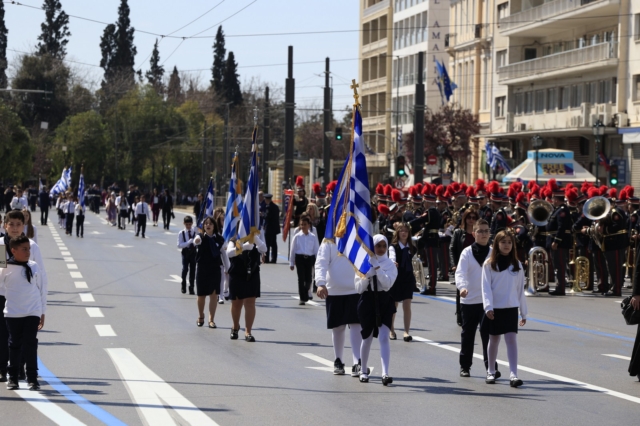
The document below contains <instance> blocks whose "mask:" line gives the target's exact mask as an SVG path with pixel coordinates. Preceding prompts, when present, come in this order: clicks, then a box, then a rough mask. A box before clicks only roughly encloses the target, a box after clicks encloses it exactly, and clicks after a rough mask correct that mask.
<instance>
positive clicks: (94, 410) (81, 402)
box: [38, 357, 127, 426]
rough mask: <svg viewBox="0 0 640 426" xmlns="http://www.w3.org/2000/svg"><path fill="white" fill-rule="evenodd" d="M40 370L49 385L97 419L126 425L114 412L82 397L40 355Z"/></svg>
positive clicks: (107, 423)
mask: <svg viewBox="0 0 640 426" xmlns="http://www.w3.org/2000/svg"><path fill="white" fill-rule="evenodd" d="M38 370H39V375H40V377H42V379H43V380H45V381H46V382H47V383H49V385H50V386H51V387H52V388H53V389H55V390H56V391H57V392H58V393H59V394H60V395H62V396H64V397H65V398H67V399H68V400H69V401H71V402H73V403H74V404H76V405H77V406H78V407H80V408H82V409H83V410H84V411H86V412H87V413H89V414H91V415H92V416H93V417H95V418H96V419H98V420H100V421H101V422H102V423H104V424H105V425H109V426H126V425H127V424H126V423H124V422H123V421H121V420H119V419H117V418H116V417H114V416H113V415H112V414H110V413H108V412H106V411H105V410H103V409H102V408H100V407H98V406H97V405H95V404H93V403H92V402H89V401H88V400H86V399H85V398H83V397H81V396H80V395H78V394H77V393H75V392H74V391H72V390H71V388H70V387H69V386H67V385H65V384H64V383H62V381H61V380H60V379H58V377H56V375H55V374H53V373H52V372H51V371H49V369H48V368H47V367H45V365H44V364H43V363H42V360H41V359H40V357H38Z"/></svg>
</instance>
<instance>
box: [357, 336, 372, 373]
mask: <svg viewBox="0 0 640 426" xmlns="http://www.w3.org/2000/svg"><path fill="white" fill-rule="evenodd" d="M372 343H373V333H372V334H371V336H369V337H367V338H366V339H363V340H362V345H361V346H360V348H361V349H360V355H361V356H362V370H360V371H362V372H363V373H364V374H367V365H368V362H369V352H371V344H372Z"/></svg>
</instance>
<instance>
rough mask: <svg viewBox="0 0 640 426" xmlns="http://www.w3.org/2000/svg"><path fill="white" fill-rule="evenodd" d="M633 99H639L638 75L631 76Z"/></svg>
mask: <svg viewBox="0 0 640 426" xmlns="http://www.w3.org/2000/svg"><path fill="white" fill-rule="evenodd" d="M632 92H633V100H634V101H640V75H634V76H633V88H632Z"/></svg>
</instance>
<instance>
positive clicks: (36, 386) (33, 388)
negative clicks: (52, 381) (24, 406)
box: [29, 380, 40, 391]
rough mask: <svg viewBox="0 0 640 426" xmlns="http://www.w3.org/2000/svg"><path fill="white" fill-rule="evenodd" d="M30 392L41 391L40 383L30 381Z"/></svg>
mask: <svg viewBox="0 0 640 426" xmlns="http://www.w3.org/2000/svg"><path fill="white" fill-rule="evenodd" d="M29 390H30V391H37V390H40V383H38V381H37V380H29Z"/></svg>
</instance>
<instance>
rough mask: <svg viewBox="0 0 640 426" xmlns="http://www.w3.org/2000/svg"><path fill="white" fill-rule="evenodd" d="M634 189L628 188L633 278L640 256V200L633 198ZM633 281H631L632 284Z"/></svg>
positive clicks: (629, 285)
mask: <svg viewBox="0 0 640 426" xmlns="http://www.w3.org/2000/svg"><path fill="white" fill-rule="evenodd" d="M633 193H634V189H633V187H632V186H630V187H628V188H627V195H628V196H629V210H630V211H631V214H630V215H629V235H630V238H629V240H630V241H629V242H630V244H631V245H630V246H629V250H633V252H632V255H631V256H630V257H627V258H628V259H631V261H632V265H633V267H631V266H630V267H629V273H630V274H631V277H633V269H635V266H636V265H635V264H636V257H637V256H638V241H639V240H640V211H639V210H640V198H638V197H634V196H633ZM632 282H633V280H631V283H632ZM631 283H630V284H628V285H625V288H631V287H632V285H631Z"/></svg>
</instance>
